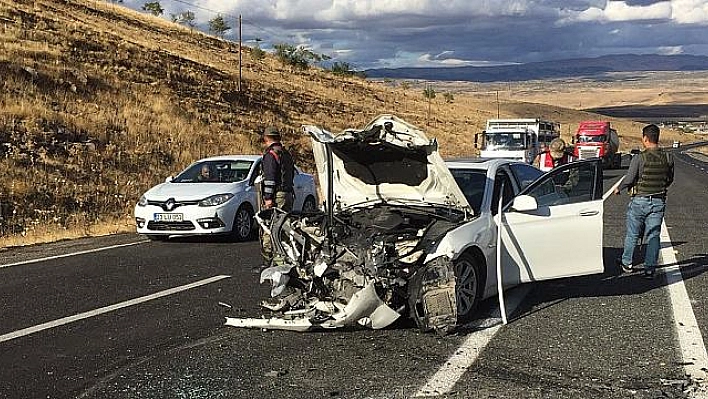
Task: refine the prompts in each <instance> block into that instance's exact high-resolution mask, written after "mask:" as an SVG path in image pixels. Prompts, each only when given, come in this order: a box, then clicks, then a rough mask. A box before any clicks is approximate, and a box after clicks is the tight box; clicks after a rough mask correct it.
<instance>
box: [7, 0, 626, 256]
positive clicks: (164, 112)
mask: <svg viewBox="0 0 708 399" xmlns="http://www.w3.org/2000/svg"><path fill="white" fill-rule="evenodd" d="M239 70H241V72H242V78H241V89H240V90H239V83H238V81H239ZM0 79H1V80H0V82H1V87H2V90H0V144H1V145H0V155H2V157H0V168H1V170H2V171H4V172H5V173H4V174H3V175H2V176H1V177H0V240H2V243H3V245H12V244H23V243H31V242H36V241H44V240H51V239H57V238H62V237H72V236H80V235H86V234H102V233H108V232H114V231H131V230H132V229H133V222H132V208H133V205H134V204H135V202H136V201H137V199H138V197H139V195H140V193H141V192H143V191H144V190H145V189H147V188H148V187H149V186H152V185H154V184H156V183H158V182H160V181H162V180H163V179H164V178H165V177H166V176H168V175H171V174H174V173H175V172H177V171H179V170H181V169H182V168H183V167H184V166H186V165H187V164H189V163H190V162H192V161H194V160H196V159H198V158H200V157H203V156H206V155H216V154H227V153H259V152H260V146H259V143H258V142H257V139H258V136H257V135H256V132H257V131H259V130H261V129H262V128H263V127H264V126H266V125H276V126H278V127H280V128H281V129H283V130H284V131H285V132H286V137H285V141H286V142H287V144H288V145H290V146H291V147H292V148H293V149H294V151H295V153H296V156H298V158H299V161H300V163H301V164H303V165H304V166H305V168H306V169H307V168H311V167H312V165H309V164H308V162H311V161H310V160H311V157H310V156H308V153H309V143H308V141H307V140H306V139H305V138H304V137H303V136H302V135H300V134H299V126H300V125H301V124H303V123H313V124H317V125H322V126H325V127H326V128H328V129H330V130H332V131H339V130H341V129H343V128H346V127H359V126H363V125H364V124H365V123H367V122H368V121H369V120H371V119H372V118H373V117H374V116H376V115H377V114H380V113H393V114H396V115H398V116H400V117H402V118H404V119H406V120H408V121H409V122H411V123H413V124H416V125H418V126H421V127H424V128H426V129H427V130H428V133H429V136H431V137H437V138H438V139H439V141H440V143H441V150H442V153H443V155H444V156H460V155H470V154H473V152H474V148H473V142H472V136H473V134H474V133H475V132H478V131H480V130H481V129H482V127H483V126H484V122H485V120H486V119H488V118H491V117H496V116H497V104H496V103H495V102H492V101H490V100H489V99H488V98H483V99H476V97H473V96H470V95H465V94H462V93H460V94H455V96H454V101H453V102H451V103H447V102H445V101H444V99H443V96H437V98H435V99H434V100H433V101H432V102H431V103H430V104H429V103H428V101H427V100H426V99H425V98H424V97H423V96H422V91H421V90H420V89H419V88H416V87H412V88H407V89H403V88H401V87H400V85H399V86H397V87H391V86H390V85H384V84H381V83H373V82H368V81H365V80H362V79H359V78H347V77H341V76H336V75H333V74H331V73H329V72H327V71H324V70H321V69H316V68H310V69H308V70H304V71H300V70H293V69H291V68H290V67H288V66H284V65H282V64H281V63H279V62H278V61H277V60H275V59H274V58H273V57H272V56H270V55H267V56H266V57H265V58H258V57H252V56H251V52H250V49H248V48H244V50H243V54H242V63H241V66H240V68H239V54H238V46H237V45H236V44H234V43H231V42H227V41H223V40H220V39H218V38H215V37H211V36H208V35H205V34H202V33H200V32H197V31H192V30H190V29H188V28H185V27H182V26H180V25H177V24H172V23H169V22H167V21H165V20H163V19H160V18H156V17H152V16H149V15H143V14H139V13H136V12H133V11H131V10H128V9H126V8H123V7H120V6H115V5H112V4H110V3H105V2H102V1H95V0H91V1H78V0H31V1H30V0H0ZM501 116H502V117H529V116H540V117H546V118H550V119H554V120H560V121H561V122H567V123H571V124H572V123H577V121H579V120H581V119H587V115H586V114H583V113H579V112H575V111H572V110H569V109H565V108H561V107H554V106H549V105H537V104H529V103H515V102H512V101H506V102H505V103H504V107H503V111H502V112H501ZM592 117H593V118H594V117H596V116H592ZM623 123H624V122H623ZM626 124H627V126H628V131H630V130H632V131H638V129H637V126H636V125H632V124H630V123H629V122H627V123H626ZM570 130H571V128H570V125H569V127H568V131H570ZM565 131H566V129H565V127H564V132H565Z"/></svg>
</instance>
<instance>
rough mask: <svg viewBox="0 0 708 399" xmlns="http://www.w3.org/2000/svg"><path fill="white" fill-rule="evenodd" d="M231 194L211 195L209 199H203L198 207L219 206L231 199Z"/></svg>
mask: <svg viewBox="0 0 708 399" xmlns="http://www.w3.org/2000/svg"><path fill="white" fill-rule="evenodd" d="M233 197H234V195H233V194H216V195H212V196H211V197H207V198H204V199H203V200H201V201H199V206H217V205H221V204H223V203H225V202H227V201H228V200H230V199H231V198H233Z"/></svg>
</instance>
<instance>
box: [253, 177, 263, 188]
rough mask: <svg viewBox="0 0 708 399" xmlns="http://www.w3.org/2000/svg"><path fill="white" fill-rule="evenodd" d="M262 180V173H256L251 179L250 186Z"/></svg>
mask: <svg viewBox="0 0 708 399" xmlns="http://www.w3.org/2000/svg"><path fill="white" fill-rule="evenodd" d="M262 182H263V175H262V174H258V175H257V176H256V177H254V178H253V179H251V185H252V186H255V185H256V184H258V183H262Z"/></svg>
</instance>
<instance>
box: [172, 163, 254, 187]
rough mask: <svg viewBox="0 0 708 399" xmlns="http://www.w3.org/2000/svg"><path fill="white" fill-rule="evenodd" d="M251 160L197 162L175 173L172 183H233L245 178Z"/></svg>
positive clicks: (249, 168)
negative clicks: (177, 173)
mask: <svg viewBox="0 0 708 399" xmlns="http://www.w3.org/2000/svg"><path fill="white" fill-rule="evenodd" d="M251 165H253V161H246V160H222V161H204V162H198V163H195V164H194V165H192V166H190V167H189V168H187V169H186V170H185V171H183V172H182V173H180V174H179V175H177V177H175V178H174V179H173V180H172V182H173V183H235V182H238V181H242V180H245V179H246V178H247V177H248V172H249V171H250V170H251Z"/></svg>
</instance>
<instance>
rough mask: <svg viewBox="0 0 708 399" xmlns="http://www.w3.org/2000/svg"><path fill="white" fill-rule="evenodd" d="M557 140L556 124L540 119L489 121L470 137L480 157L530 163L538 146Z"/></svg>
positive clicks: (538, 149) (558, 132) (558, 126)
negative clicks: (472, 137) (484, 127)
mask: <svg viewBox="0 0 708 399" xmlns="http://www.w3.org/2000/svg"><path fill="white" fill-rule="evenodd" d="M558 137H560V124H559V123H557V122H552V121H548V120H543V119H540V118H526V119H489V120H488V121H487V127H486V129H485V130H484V131H483V132H482V133H476V134H475V135H474V145H475V148H477V149H479V156H480V157H481V158H508V159H514V160H520V161H524V162H528V163H531V162H533V160H534V158H535V157H536V154H538V153H539V152H540V151H541V150H542V147H543V146H544V145H545V146H547V145H548V144H550V142H551V141H552V140H553V139H555V138H558Z"/></svg>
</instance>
